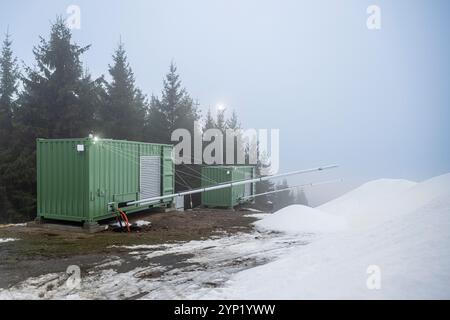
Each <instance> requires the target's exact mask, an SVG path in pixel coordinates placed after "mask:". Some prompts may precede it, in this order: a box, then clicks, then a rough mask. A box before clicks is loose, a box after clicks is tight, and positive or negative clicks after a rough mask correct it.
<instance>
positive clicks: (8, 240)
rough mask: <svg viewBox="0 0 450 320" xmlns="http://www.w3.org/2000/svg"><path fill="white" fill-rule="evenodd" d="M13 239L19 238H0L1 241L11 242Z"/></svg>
mask: <svg viewBox="0 0 450 320" xmlns="http://www.w3.org/2000/svg"><path fill="white" fill-rule="evenodd" d="M11 241H17V239H14V238H0V243H5V242H11Z"/></svg>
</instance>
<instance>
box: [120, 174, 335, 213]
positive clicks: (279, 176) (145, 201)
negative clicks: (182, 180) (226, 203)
mask: <svg viewBox="0 0 450 320" xmlns="http://www.w3.org/2000/svg"><path fill="white" fill-rule="evenodd" d="M337 167H338V165H329V166H323V167H318V168H312V169H305V170H298V171H292V172H287V173H281V174H275V175H271V176H265V177H260V178H254V179H249V180H240V181H234V182H230V183H224V184H220V185H216V186H211V187H206V188H199V189H194V190H188V191H182V192H179V193H173V194H167V195H163V196H158V197H152V198H147V199H141V200H136V201H130V202H127V203H126V205H124V206H127V207H128V206H133V205H136V204H140V205H145V204H149V203H152V202H155V201H159V200H164V199H169V198H174V197H178V196H180V197H181V196H187V195H191V194H196V193H202V192H206V191H213V190H219V189H225V188H231V187H234V186H240V185H243V184H247V183H255V182H261V181H267V180H270V179H274V178H281V177H287V176H292V175H297V174H303V173H309V172H315V171H323V170H327V169H333V168H337Z"/></svg>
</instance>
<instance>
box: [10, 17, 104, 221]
mask: <svg viewBox="0 0 450 320" xmlns="http://www.w3.org/2000/svg"><path fill="white" fill-rule="evenodd" d="M71 38H72V35H71V32H70V30H69V29H68V27H67V26H66V24H65V22H64V20H63V19H62V18H61V17H58V18H57V20H56V22H55V23H54V24H53V25H52V27H51V33H50V37H49V40H48V41H47V40H45V39H44V38H42V37H41V39H40V44H39V45H38V46H37V47H35V48H34V50H33V52H34V56H35V59H36V68H29V67H28V68H26V76H25V77H23V78H22V80H23V91H22V92H21V93H20V95H19V100H18V101H19V104H20V108H18V110H17V112H16V113H15V115H14V120H15V121H14V123H15V129H14V132H15V141H14V142H15V144H14V147H13V148H11V150H10V160H11V162H9V163H8V165H7V168H6V169H5V174H4V175H3V179H4V183H5V184H6V185H8V187H9V188H10V190H11V191H10V192H9V199H10V201H11V203H12V205H13V206H14V209H15V210H16V212H17V213H18V215H20V216H22V217H24V218H32V217H33V216H34V215H35V209H36V160H35V159H36V138H73V137H85V136H87V135H88V134H89V132H91V131H92V130H93V129H94V125H95V118H94V116H95V113H96V106H97V105H99V103H100V100H101V96H102V93H103V91H102V86H101V82H102V81H101V79H97V80H92V79H91V77H90V76H89V74H88V73H87V71H84V70H83V66H82V63H81V60H80V58H81V55H82V54H83V53H84V52H86V50H88V49H89V46H86V47H80V46H78V45H77V44H73V43H72V39H71Z"/></svg>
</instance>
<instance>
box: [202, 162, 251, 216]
mask: <svg viewBox="0 0 450 320" xmlns="http://www.w3.org/2000/svg"><path fill="white" fill-rule="evenodd" d="M252 178H255V167H254V166H203V167H202V187H208V186H213V185H217V184H220V183H225V182H232V181H239V180H248V179H252ZM253 194H255V184H254V183H248V184H245V185H240V186H235V187H232V188H224V189H219V190H212V191H206V192H203V193H202V205H204V206H206V207H226V208H229V207H234V206H236V205H238V204H239V203H240V198H241V197H243V196H250V195H253ZM252 200H253V199H252V198H249V199H246V201H248V202H251V201H252Z"/></svg>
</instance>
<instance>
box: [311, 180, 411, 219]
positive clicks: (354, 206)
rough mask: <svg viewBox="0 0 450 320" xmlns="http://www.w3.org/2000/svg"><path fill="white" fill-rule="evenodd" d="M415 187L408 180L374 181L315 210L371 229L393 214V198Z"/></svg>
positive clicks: (394, 199) (394, 200)
mask: <svg viewBox="0 0 450 320" xmlns="http://www.w3.org/2000/svg"><path fill="white" fill-rule="evenodd" d="M416 185H417V183H415V182H412V181H408V180H395V179H380V180H375V181H371V182H368V183H366V184H364V185H362V186H360V187H359V188H356V189H355V190H353V191H350V192H349V193H347V194H345V195H343V196H341V197H339V198H337V199H335V200H332V201H330V202H328V203H326V204H324V205H321V206H319V207H318V209H319V210H322V211H325V212H328V213H332V214H335V215H338V216H341V217H344V218H345V219H346V220H347V222H348V224H349V226H350V227H365V226H372V225H374V224H377V223H380V222H383V221H385V220H386V219H389V218H390V217H391V215H392V211H391V210H390V209H391V206H392V205H393V203H394V202H396V199H398V198H399V197H401V196H403V194H405V192H407V191H408V190H409V189H411V188H412V187H414V186H416ZM396 213H397V214H400V212H396Z"/></svg>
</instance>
